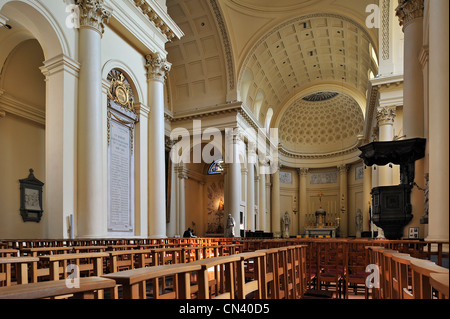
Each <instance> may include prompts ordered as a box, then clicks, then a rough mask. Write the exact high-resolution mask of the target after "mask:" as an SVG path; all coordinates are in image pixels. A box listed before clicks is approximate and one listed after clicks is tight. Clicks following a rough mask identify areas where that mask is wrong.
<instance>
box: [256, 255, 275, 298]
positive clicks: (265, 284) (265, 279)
mask: <svg viewBox="0 0 450 319" xmlns="http://www.w3.org/2000/svg"><path fill="white" fill-rule="evenodd" d="M257 252H260V253H263V254H264V256H263V263H262V266H261V268H262V271H261V273H262V279H261V280H262V292H261V294H262V299H277V297H278V290H279V285H278V284H277V282H278V281H279V279H278V278H277V277H276V274H277V271H276V268H277V265H278V262H276V260H278V248H272V249H261V250H258V251H257Z"/></svg>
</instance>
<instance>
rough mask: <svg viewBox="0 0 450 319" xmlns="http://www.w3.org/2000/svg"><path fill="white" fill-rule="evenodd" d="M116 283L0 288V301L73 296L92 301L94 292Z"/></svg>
mask: <svg viewBox="0 0 450 319" xmlns="http://www.w3.org/2000/svg"><path fill="white" fill-rule="evenodd" d="M115 284H116V282H115V281H114V280H111V279H107V278H100V277H89V278H80V284H79V287H76V288H71V287H68V286H67V284H66V281H65V280H57V281H46V282H39V283H31V284H25V285H16V286H10V287H0V299H46V298H54V297H59V296H68V295H73V297H74V298H75V299H92V298H93V297H94V295H95V294H94V292H95V291H98V290H105V289H111V288H113V287H114V286H115Z"/></svg>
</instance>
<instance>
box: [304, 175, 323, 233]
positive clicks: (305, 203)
mask: <svg viewBox="0 0 450 319" xmlns="http://www.w3.org/2000/svg"><path fill="white" fill-rule="evenodd" d="M308 172H309V169H308V168H300V169H299V170H298V174H299V191H298V200H299V201H298V232H299V234H304V230H305V222H303V223H302V216H303V218H305V217H306V214H307V213H308V204H307V200H308V199H307V196H306V187H307V185H308V180H307V177H308ZM328 213H329V212H328Z"/></svg>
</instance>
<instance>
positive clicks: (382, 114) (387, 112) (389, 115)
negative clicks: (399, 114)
mask: <svg viewBox="0 0 450 319" xmlns="http://www.w3.org/2000/svg"><path fill="white" fill-rule="evenodd" d="M395 111H396V106H379V107H378V108H377V121H378V125H379V126H383V125H392V124H394V120H395V116H396V115H395Z"/></svg>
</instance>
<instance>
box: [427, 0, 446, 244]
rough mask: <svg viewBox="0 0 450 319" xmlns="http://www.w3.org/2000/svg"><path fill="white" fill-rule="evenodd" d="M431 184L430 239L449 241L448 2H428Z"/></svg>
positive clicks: (439, 0)
mask: <svg viewBox="0 0 450 319" xmlns="http://www.w3.org/2000/svg"><path fill="white" fill-rule="evenodd" d="M429 12H430V13H429V14H430V18H429V21H430V31H429V32H430V60H429V68H430V94H429V96H430V103H429V105H430V119H429V121H430V122H429V127H430V132H429V148H430V158H429V167H430V173H429V174H430V175H429V178H430V186H429V224H428V237H427V240H430V241H431V240H443V241H448V240H449V226H448V225H449V218H448V217H449V196H448V193H449V185H448V181H449V166H448V158H449V130H448V128H449V92H448V83H449V60H448V50H449V1H448V0H431V1H429Z"/></svg>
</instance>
